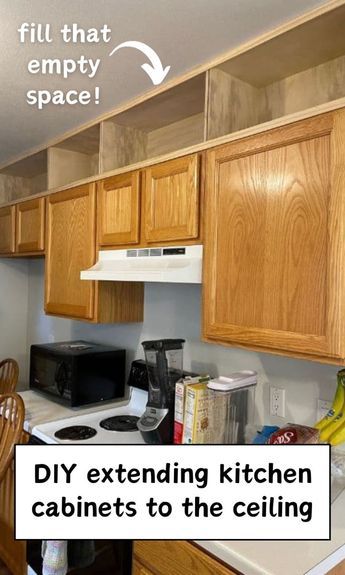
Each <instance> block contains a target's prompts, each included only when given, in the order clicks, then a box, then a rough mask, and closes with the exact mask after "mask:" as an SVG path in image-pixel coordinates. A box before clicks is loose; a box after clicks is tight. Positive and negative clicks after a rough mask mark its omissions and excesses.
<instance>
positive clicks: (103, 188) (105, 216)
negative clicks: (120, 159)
mask: <svg viewBox="0 0 345 575" xmlns="http://www.w3.org/2000/svg"><path fill="white" fill-rule="evenodd" d="M97 202H98V204H97V211H98V244H99V245H100V246H117V245H124V244H137V243H138V242H139V239H140V238H139V233H140V174H139V172H131V173H129V174H124V175H120V176H115V177H113V178H107V179H106V180H103V181H102V182H100V183H99V184H98V199H97Z"/></svg>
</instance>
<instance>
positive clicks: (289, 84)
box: [0, 2, 345, 204]
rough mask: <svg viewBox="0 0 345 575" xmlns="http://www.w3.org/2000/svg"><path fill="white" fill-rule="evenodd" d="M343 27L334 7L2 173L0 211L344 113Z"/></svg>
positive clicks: (344, 13)
mask: <svg viewBox="0 0 345 575" xmlns="http://www.w3.org/2000/svg"><path fill="white" fill-rule="evenodd" d="M344 28H345V4H344V3H343V2H331V3H329V7H328V6H327V5H326V6H323V7H321V8H319V9H317V10H315V11H313V12H311V13H310V14H309V15H305V16H302V17H300V18H297V19H296V20H295V21H294V22H290V23H288V24H285V25H283V26H282V27H280V28H279V29H277V30H275V31H273V32H270V33H269V34H265V35H263V36H262V37H260V38H258V39H256V40H253V41H251V42H249V43H248V44H247V45H245V46H242V47H239V48H237V49H236V50H233V51H232V52H231V53H229V54H228V55H227V56H224V57H220V58H217V59H216V60H214V62H213V63H210V64H208V65H205V66H204V68H203V69H202V67H200V68H199V70H197V71H195V73H194V75H193V72H190V73H188V74H186V76H185V77H184V78H179V79H174V80H172V81H171V82H169V83H168V82H167V83H165V84H163V86H160V87H159V88H155V89H154V90H153V91H152V93H151V94H145V95H143V96H142V97H139V98H136V100H134V101H133V102H132V103H131V102H129V103H127V104H125V105H123V106H121V107H119V108H118V109H117V110H114V111H113V112H112V113H111V112H110V113H109V114H107V115H106V116H104V117H103V118H100V119H98V121H96V122H95V123H94V125H89V126H87V127H85V128H80V129H79V130H78V131H76V132H73V133H71V134H67V135H66V136H65V137H62V138H60V139H59V140H58V141H55V142H50V143H49V144H48V145H47V147H46V149H42V150H40V151H37V152H36V153H34V154H32V155H29V156H28V157H24V158H23V159H19V160H18V161H15V162H14V163H12V164H11V165H8V166H2V167H1V166H0V204H8V203H11V202H16V201H19V200H21V199H23V198H25V197H30V196H35V195H38V194H42V193H48V192H49V191H58V190H60V189H61V188H66V186H69V185H71V184H76V183H78V184H79V183H83V182H86V181H90V179H91V180H92V179H95V180H97V179H101V178H102V177H103V176H111V175H116V174H118V173H123V172H125V171H129V170H131V169H132V168H134V169H138V168H141V167H146V166H148V165H149V164H150V163H158V162H161V161H163V160H167V159H170V158H174V157H179V156H184V155H187V154H189V153H195V152H200V151H201V150H203V149H207V148H209V147H211V146H214V145H216V144H217V143H218V142H219V143H225V142H226V141H232V140H234V139H239V138H241V137H245V136H246V135H251V134H254V133H256V132H261V131H264V130H267V129H269V128H271V127H275V126H277V125H283V124H284V123H288V122H289V121H294V120H298V119H303V118H305V117H308V116H311V115H316V114H318V113H322V112H324V111H328V110H332V109H336V108H340V107H342V106H344V105H345V81H344V77H345V34H344ZM321 39H322V41H321Z"/></svg>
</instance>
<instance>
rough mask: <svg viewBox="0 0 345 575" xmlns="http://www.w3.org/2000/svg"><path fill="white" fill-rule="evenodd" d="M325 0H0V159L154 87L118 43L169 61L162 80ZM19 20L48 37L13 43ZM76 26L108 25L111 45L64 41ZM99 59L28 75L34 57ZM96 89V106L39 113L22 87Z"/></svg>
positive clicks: (135, 56) (133, 54)
mask: <svg viewBox="0 0 345 575" xmlns="http://www.w3.org/2000/svg"><path fill="white" fill-rule="evenodd" d="M326 3H327V2H325V0H289V1H288V2H287V0H97V1H95V0H0V163H2V162H4V161H7V160H10V159H11V158H12V157H15V156H17V155H19V154H22V153H24V152H26V151H27V150H30V149H31V148H34V147H36V146H40V145H44V143H45V142H47V141H48V140H50V139H52V138H55V137H57V136H59V135H60V134H62V133H64V132H65V131H67V130H70V129H72V128H74V127H76V126H78V125H80V124H83V123H85V122H88V121H90V120H92V119H94V118H97V116H99V115H101V114H102V113H104V112H106V111H108V110H111V109H112V108H114V107H115V106H117V105H119V104H120V103H122V102H124V101H126V100H128V99H130V98H133V97H134V96H136V95H139V94H141V93H144V92H146V91H148V90H149V89H150V88H152V83H151V81H150V79H149V77H148V76H147V75H146V74H145V72H144V71H143V70H142V69H141V65H142V64H143V63H145V62H147V59H146V58H145V56H144V55H143V54H141V53H140V52H139V51H137V50H134V49H128V48H124V49H122V50H119V51H118V52H117V53H116V54H114V56H112V57H111V58H109V57H108V54H109V52H110V50H111V49H112V48H114V47H115V46H117V45H118V44H119V43H121V42H125V41H128V40H137V41H141V42H145V43H146V44H148V45H150V46H151V47H152V48H153V49H154V50H156V52H157V53H158V54H159V56H160V58H161V60H162V63H163V66H167V65H170V66H171V70H170V72H169V74H168V76H167V79H169V80H170V79H172V78H173V77H174V76H179V75H181V74H182V73H183V72H185V71H187V70H189V69H191V68H193V67H195V66H196V65H198V64H202V63H204V62H207V61H208V60H210V59H212V57H214V56H216V55H218V54H221V53H222V52H225V51H227V50H229V49H231V48H233V47H235V46H237V45H239V44H241V43H243V42H245V41H247V40H249V39H250V38H253V37H255V36H257V35H259V34H262V33H263V32H265V31H267V30H270V29H272V28H274V27H276V26H277V25H279V24H281V23H283V22H285V21H288V20H290V19H292V18H294V17H295V16H297V15H299V14H301V13H303V12H306V11H308V10H310V9H312V8H314V7H317V6H319V5H322V4H326ZM23 22H28V23H42V24H45V23H49V24H51V27H52V36H53V38H54V42H53V43H50V44H37V43H36V44H30V43H28V42H26V43H25V44H20V43H19V34H18V32H17V29H18V28H19V26H20V25H21V24H22V23H23ZM73 23H76V24H78V26H82V27H84V28H93V27H96V28H101V27H102V26H103V25H104V24H107V25H108V26H109V27H110V28H111V29H112V34H111V42H110V43H99V44H89V45H85V44H74V45H73V44H64V43H63V42H62V41H61V40H60V34H59V30H60V28H61V27H62V26H63V25H64V24H73ZM81 55H84V56H85V57H87V58H92V59H96V58H101V64H100V69H99V71H98V73H97V75H96V77H95V78H93V79H90V78H88V77H86V76H84V75H82V74H81V73H79V72H76V73H75V74H74V75H72V76H71V77H70V78H69V79H67V80H64V79H61V78H60V77H58V76H47V75H46V76H42V75H31V74H29V73H28V71H27V64H28V62H29V61H30V60H31V59H33V58H35V59H41V58H60V59H66V58H74V59H78V58H79V57H80V56H81ZM95 86H99V87H100V90H101V92H100V103H99V104H98V105H96V104H90V105H88V106H81V105H76V106H66V105H65V106H61V107H60V106H53V105H49V106H46V107H45V108H44V109H43V110H41V111H38V110H37V109H36V108H35V107H32V106H30V105H29V104H27V103H26V93H27V91H28V90H40V89H49V90H56V89H63V90H69V89H77V90H94V88H95Z"/></svg>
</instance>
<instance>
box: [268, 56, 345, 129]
mask: <svg viewBox="0 0 345 575" xmlns="http://www.w3.org/2000/svg"><path fill="white" fill-rule="evenodd" d="M344 96H345V56H340V57H339V58H336V59H334V60H331V61H330V62H326V63H324V64H320V65H319V66H316V67H315V68H311V69H309V70H305V71H303V72H300V73H299V74H295V75H293V76H290V77H288V78H284V79H283V80H281V81H279V82H275V83H273V84H271V85H270V86H267V87H266V88H264V89H263V98H264V101H263V119H264V121H269V120H274V119H275V118H279V117H281V116H285V115H287V114H293V113H294V112H299V111H301V110H305V109H307V108H312V107H314V106H318V105H320V104H324V103H326V102H331V101H332V100H337V99H338V98H342V97H344Z"/></svg>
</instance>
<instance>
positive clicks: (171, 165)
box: [143, 154, 199, 243]
mask: <svg viewBox="0 0 345 575" xmlns="http://www.w3.org/2000/svg"><path fill="white" fill-rule="evenodd" d="M144 190H145V191H144V203H143V206H144V207H143V214H144V220H145V222H144V234H145V240H146V241H147V242H148V243H152V242H160V241H163V242H164V241H167V240H170V241H171V240H184V239H191V238H197V237H198V233H199V157H198V155H197V154H195V155H193V156H187V157H185V158H181V159H178V160H173V161H171V162H166V163H164V164H160V165H158V166H154V167H152V168H148V169H147V170H146V171H145V188H144Z"/></svg>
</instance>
